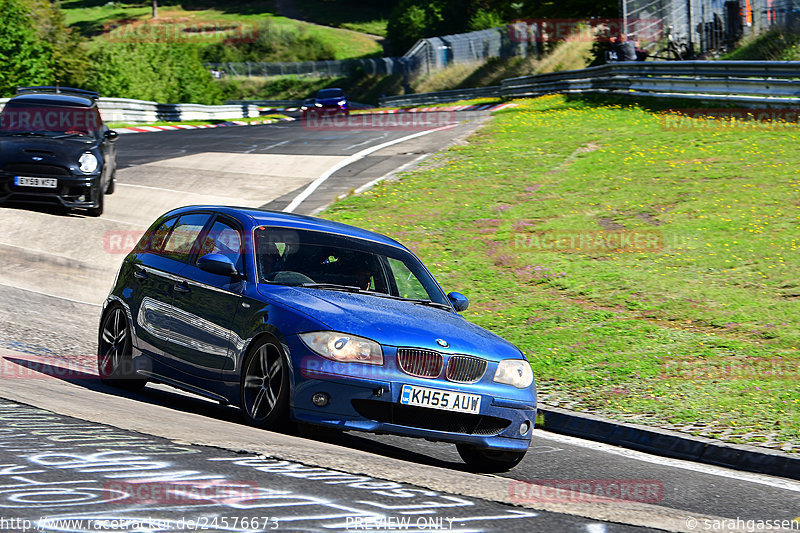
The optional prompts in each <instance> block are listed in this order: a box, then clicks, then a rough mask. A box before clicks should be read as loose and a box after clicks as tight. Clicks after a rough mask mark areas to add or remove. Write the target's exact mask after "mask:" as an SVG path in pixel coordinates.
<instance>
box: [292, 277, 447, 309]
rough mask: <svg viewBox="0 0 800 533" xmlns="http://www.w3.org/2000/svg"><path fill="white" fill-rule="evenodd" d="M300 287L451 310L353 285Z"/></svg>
mask: <svg viewBox="0 0 800 533" xmlns="http://www.w3.org/2000/svg"><path fill="white" fill-rule="evenodd" d="M300 287H308V288H310V289H323V290H331V291H344V292H355V293H358V294H368V295H370V296H377V297H379V298H388V299H390V300H400V301H401V302H411V303H413V304H417V305H427V306H430V307H435V308H437V309H444V310H445V311H452V310H453V308H452V307H450V306H449V305H447V304H443V303H439V302H434V301H432V300H423V299H419V298H403V297H402V296H395V295H393V294H386V293H385V292H379V291H371V290H369V289H362V288H360V287H356V286H354V285H339V284H337V283H303V284H301V285H300Z"/></svg>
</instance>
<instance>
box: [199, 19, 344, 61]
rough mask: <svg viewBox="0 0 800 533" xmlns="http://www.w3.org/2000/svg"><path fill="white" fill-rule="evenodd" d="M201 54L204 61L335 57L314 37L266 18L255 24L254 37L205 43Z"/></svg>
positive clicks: (291, 59) (332, 51)
mask: <svg viewBox="0 0 800 533" xmlns="http://www.w3.org/2000/svg"><path fill="white" fill-rule="evenodd" d="M201 54H202V59H203V61H205V62H207V63H224V62H228V61H229V62H232V63H239V62H244V61H252V62H273V61H322V60H326V59H334V58H335V57H336V51H335V50H334V49H333V48H332V47H331V46H330V45H328V44H327V43H324V42H322V41H320V40H319V39H318V38H317V37H315V36H313V35H309V34H308V33H306V32H305V31H303V30H300V31H294V30H290V29H284V28H280V27H277V26H275V24H273V23H272V22H271V21H269V20H265V21H262V22H261V23H260V24H259V25H258V31H257V33H256V38H255V39H254V40H252V41H231V40H228V41H225V42H221V43H215V44H211V45H207V46H205V47H204V48H203V49H202V52H201Z"/></svg>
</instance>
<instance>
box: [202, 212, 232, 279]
mask: <svg viewBox="0 0 800 533" xmlns="http://www.w3.org/2000/svg"><path fill="white" fill-rule="evenodd" d="M207 254H221V255H224V256H225V257H227V258H228V259H230V260H231V262H232V263H233V264H234V265H236V270H238V271H239V272H242V270H243V269H242V239H241V236H240V235H239V232H238V231H237V230H236V229H234V228H233V226H231V225H230V224H228V223H227V222H225V221H223V220H217V221H215V222H214V225H213V226H211V229H210V230H209V231H208V233H207V234H206V236H205V238H204V239H203V244H202V245H201V246H200V251H199V252H198V254H197V258H198V259H199V258H201V257H203V256H204V255H207Z"/></svg>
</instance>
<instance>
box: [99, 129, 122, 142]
mask: <svg viewBox="0 0 800 533" xmlns="http://www.w3.org/2000/svg"><path fill="white" fill-rule="evenodd" d="M103 136H104V137H105V138H106V139H108V140H109V141H116V140H117V138H118V137H119V133H117V132H116V131H114V130H106V132H105V133H104V134H103Z"/></svg>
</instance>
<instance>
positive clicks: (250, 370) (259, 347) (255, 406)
mask: <svg viewBox="0 0 800 533" xmlns="http://www.w3.org/2000/svg"><path fill="white" fill-rule="evenodd" d="M240 390H241V392H240V395H241V402H240V408H241V410H242V414H243V415H244V417H245V419H246V420H247V423H248V424H251V425H254V426H258V427H261V428H265V429H278V428H283V427H285V426H286V425H287V423H288V422H289V365H288V364H287V362H286V356H285V355H284V354H283V350H282V349H281V347H280V346H279V345H278V343H277V342H276V341H274V340H272V339H268V338H267V339H262V340H260V341H257V342H256V344H255V345H254V346H253V347H252V348H251V349H250V351H249V353H248V354H247V357H246V358H245V362H244V365H242V380H241V387H240Z"/></svg>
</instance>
